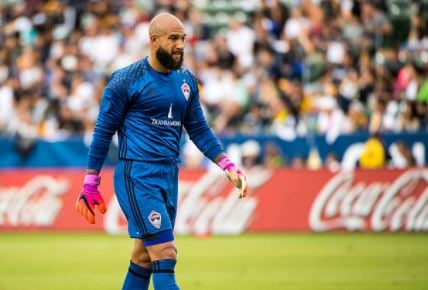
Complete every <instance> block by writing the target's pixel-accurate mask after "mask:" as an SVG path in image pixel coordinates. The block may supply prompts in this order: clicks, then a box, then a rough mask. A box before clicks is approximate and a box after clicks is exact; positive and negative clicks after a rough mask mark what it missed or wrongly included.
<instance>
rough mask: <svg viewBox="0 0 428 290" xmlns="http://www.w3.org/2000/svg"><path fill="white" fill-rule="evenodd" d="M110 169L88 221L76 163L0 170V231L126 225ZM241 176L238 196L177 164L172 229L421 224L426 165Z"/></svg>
mask: <svg viewBox="0 0 428 290" xmlns="http://www.w3.org/2000/svg"><path fill="white" fill-rule="evenodd" d="M112 176H113V170H112V169H109V168H106V169H105V170H103V173H102V182H101V187H100V190H101V192H102V194H103V196H104V198H105V200H106V202H107V205H108V211H107V213H106V214H105V215H100V214H98V215H97V222H96V224H95V225H89V224H87V223H86V222H85V220H84V219H83V218H82V217H81V216H80V215H78V214H77V213H76V211H75V210H74V203H75V200H76V197H77V196H78V194H79V191H80V189H81V186H82V179H83V170H82V169H66V170H64V169H48V170H45V169H14V170H1V171H0V231H14V230H19V231H22V230H31V231H34V230H58V231H71V230H73V231H87V230H96V231H105V232H108V233H111V234H121V233H126V221H125V219H124V217H123V215H122V212H121V210H120V207H119V205H118V204H117V201H116V198H115V196H114V190H113V179H112ZM247 176H248V181H249V186H250V194H249V197H247V198H245V199H238V192H237V190H236V189H234V188H232V186H231V185H230V184H229V182H228V180H227V178H225V176H224V174H223V173H222V172H221V171H220V170H217V169H213V170H185V169H182V170H181V172H180V182H179V209H178V215H177V220H176V226H175V231H176V233H177V234H197V235H205V234H239V233H242V232H278V231H319V232H325V231H375V232H382V231H411V232H420V231H428V187H427V183H428V182H427V181H428V169H426V168H414V169H408V170H369V171H367V170H356V171H347V172H336V173H332V172H330V171H328V170H319V171H310V170H290V169H278V170H268V169H264V168H254V169H253V170H251V171H250V172H247ZM137 194H138V193H137Z"/></svg>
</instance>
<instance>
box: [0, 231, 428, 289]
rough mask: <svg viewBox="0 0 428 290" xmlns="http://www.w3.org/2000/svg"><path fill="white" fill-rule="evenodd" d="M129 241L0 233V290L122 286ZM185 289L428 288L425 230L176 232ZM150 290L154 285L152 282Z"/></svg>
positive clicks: (179, 269) (180, 277) (123, 238)
mask: <svg viewBox="0 0 428 290" xmlns="http://www.w3.org/2000/svg"><path fill="white" fill-rule="evenodd" d="M131 246H132V241H131V240H130V239H129V238H128V237H126V236H109V235H106V234H93V233H81V234H71V233H61V234H59V233H42V234H39V233H37V234H36V233H20V234H16V233H4V232H3V233H0V290H24V289H25V290H60V289H61V290H77V289H79V290H84V289H87V290H98V289H99V290H101V289H102V290H109V289H112V290H113V289H120V288H121V284H122V280H123V277H124V274H125V271H126V270H127V266H128V261H129V254H130V250H131ZM177 246H178V255H179V262H178V264H177V268H176V273H177V280H178V282H179V284H180V286H181V289H183V290H196V289H197V290H265V289H266V290H333V289H337V290H353V289H355V290H363V289H373V290H389V289H391V290H393V289H402V290H427V289H428V235H427V234H362V233H354V234H346V233H335V234H331V233H330V234H245V235H241V236H231V237H209V238H205V239H201V238H196V237H190V236H186V237H182V236H179V237H177ZM150 289H152V288H150Z"/></svg>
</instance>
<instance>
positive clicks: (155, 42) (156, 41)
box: [150, 35, 159, 46]
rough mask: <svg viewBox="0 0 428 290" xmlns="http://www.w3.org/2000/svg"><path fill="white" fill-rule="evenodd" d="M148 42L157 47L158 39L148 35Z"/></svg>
mask: <svg viewBox="0 0 428 290" xmlns="http://www.w3.org/2000/svg"><path fill="white" fill-rule="evenodd" d="M150 42H151V43H152V45H153V46H158V42H159V38H158V37H157V35H150Z"/></svg>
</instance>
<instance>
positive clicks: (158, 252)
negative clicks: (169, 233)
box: [147, 241, 177, 261]
mask: <svg viewBox="0 0 428 290" xmlns="http://www.w3.org/2000/svg"><path fill="white" fill-rule="evenodd" d="M147 250H148V252H149V254H150V258H151V260H152V261H157V260H177V248H176V247H175V244H174V242H173V241H171V242H167V243H162V244H158V245H153V246H148V247H147Z"/></svg>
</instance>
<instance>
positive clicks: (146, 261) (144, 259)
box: [131, 240, 152, 268]
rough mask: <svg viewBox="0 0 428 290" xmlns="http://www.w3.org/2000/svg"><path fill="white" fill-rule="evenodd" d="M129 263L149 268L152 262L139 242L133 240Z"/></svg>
mask: <svg viewBox="0 0 428 290" xmlns="http://www.w3.org/2000/svg"><path fill="white" fill-rule="evenodd" d="M131 261H132V262H133V263H134V264H137V265H139V266H141V267H144V268H151V267H152V261H151V259H150V255H149V252H148V251H147V249H146V247H145V246H144V244H143V242H142V241H141V240H135V243H134V248H133V249H132V254H131Z"/></svg>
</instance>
